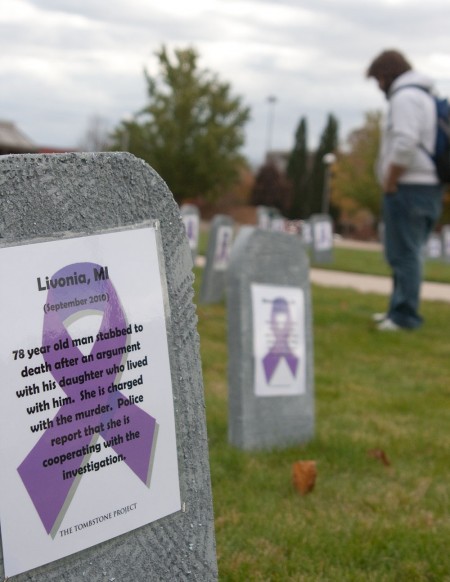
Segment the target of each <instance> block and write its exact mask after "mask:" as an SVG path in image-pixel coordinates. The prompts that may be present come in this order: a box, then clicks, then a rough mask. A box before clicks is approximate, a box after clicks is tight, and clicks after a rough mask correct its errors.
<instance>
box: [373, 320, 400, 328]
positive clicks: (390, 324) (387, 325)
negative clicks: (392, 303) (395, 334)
mask: <svg viewBox="0 0 450 582" xmlns="http://www.w3.org/2000/svg"><path fill="white" fill-rule="evenodd" d="M399 329H401V327H400V326H399V325H397V324H396V323H395V322H393V321H392V319H389V317H387V318H386V319H383V321H380V323H379V324H378V325H377V330H378V331H398V330H399Z"/></svg>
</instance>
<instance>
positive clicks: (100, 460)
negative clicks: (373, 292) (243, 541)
mask: <svg viewBox="0 0 450 582" xmlns="http://www.w3.org/2000/svg"><path fill="white" fill-rule="evenodd" d="M0 170H1V172H0V181H1V182H2V193H1V196H0V235H1V239H0V240H1V244H0V269H1V270H2V273H3V277H4V280H5V281H6V280H8V284H6V285H2V288H1V290H0V318H1V321H2V324H3V325H2V329H1V331H0V358H1V362H2V388H1V390H2V407H1V408H0V464H1V471H0V490H1V491H2V495H1V496H0V519H1V525H2V531H1V534H2V535H1V541H2V548H3V551H2V552H0V576H1V575H3V577H9V576H15V578H14V579H17V580H18V582H20V581H21V580H28V579H31V578H33V580H35V581H36V582H44V581H45V582H47V581H51V580H54V581H57V580H63V579H64V580H67V581H68V582H71V581H78V580H81V579H86V580H88V579H89V580H92V581H101V580H105V579H109V580H113V579H115V580H149V579H155V580H175V579H177V580H184V579H188V578H190V577H191V576H194V577H195V579H196V580H205V581H206V580H208V581H209V580H216V579H217V562H216V556H215V540H214V524H213V510H212V500H211V487H210V475H209V462H208V449H207V437H206V424H205V416H204V397H203V383H202V375H201V363H200V355H199V340H198V333H197V330H196V314H195V307H194V305H193V303H192V299H193V288H192V283H193V274H192V256H191V252H190V248H189V245H188V242H187V238H186V234H185V227H184V224H183V221H182V219H181V216H180V210H179V208H178V206H177V204H176V203H175V201H174V199H173V196H172V194H171V193H170V191H169V190H168V188H167V186H166V185H165V183H164V181H163V180H162V179H161V178H160V177H159V176H158V174H156V172H155V171H154V170H153V169H152V168H150V167H149V166H148V165H147V164H145V163H144V162H143V161H142V160H139V159H137V158H135V157H134V156H132V155H130V154H127V153H114V154H106V153H103V154H60V155H59V154H58V155H14V156H3V157H1V158H0ZM130 548H132V549H131V550H130Z"/></svg>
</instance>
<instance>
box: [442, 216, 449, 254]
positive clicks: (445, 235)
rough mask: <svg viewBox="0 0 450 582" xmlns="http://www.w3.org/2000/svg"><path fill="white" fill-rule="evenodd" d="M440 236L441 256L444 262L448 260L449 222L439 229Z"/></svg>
mask: <svg viewBox="0 0 450 582" xmlns="http://www.w3.org/2000/svg"><path fill="white" fill-rule="evenodd" d="M441 238H442V258H443V259H444V261H445V262H447V263H448V262H450V224H444V226H443V227H442V229H441Z"/></svg>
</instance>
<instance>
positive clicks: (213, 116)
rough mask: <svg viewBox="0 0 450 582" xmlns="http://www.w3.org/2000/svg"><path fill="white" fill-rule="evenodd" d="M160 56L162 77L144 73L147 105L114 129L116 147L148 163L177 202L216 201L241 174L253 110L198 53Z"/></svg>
mask: <svg viewBox="0 0 450 582" xmlns="http://www.w3.org/2000/svg"><path fill="white" fill-rule="evenodd" d="M156 56H157V58H158V61H159V70H160V74H159V75H156V76H152V75H150V74H149V73H148V71H147V72H146V74H145V75H146V80H147V86H148V98H149V103H148V105H147V106H146V107H145V108H144V109H143V110H142V111H141V112H139V113H138V114H136V115H135V116H134V119H133V120H132V121H127V122H122V124H121V125H120V126H119V127H118V128H117V129H116V131H115V133H114V135H113V137H114V140H115V144H114V146H115V147H116V148H118V149H120V150H123V149H127V150H128V151H130V152H131V153H133V154H135V155H136V156H138V157H140V158H142V159H144V160H145V161H147V162H148V163H149V164H150V165H151V166H152V167H153V168H154V169H155V170H156V171H157V172H158V173H159V174H160V175H161V177H162V178H163V179H164V180H165V181H166V182H167V184H168V185H169V187H170V189H171V190H172V192H173V194H174V196H175V198H176V200H177V201H178V202H182V201H183V200H185V199H189V198H190V199H193V198H198V197H203V198H204V199H207V200H214V199H216V198H217V197H218V196H219V195H220V194H221V193H223V192H224V191H225V190H226V189H227V188H229V187H230V186H231V185H232V184H233V183H234V181H235V180H236V179H237V177H238V175H239V170H240V169H241V167H242V163H243V158H242V156H241V154H240V153H239V150H240V148H241V146H242V145H243V143H244V125H245V124H246V123H247V121H248V120H249V117H250V110H249V108H248V107H245V106H244V105H243V104H242V101H241V98H240V97H236V96H233V95H232V94H231V86H230V85H229V84H228V83H224V82H221V81H220V80H219V79H218V78H217V76H216V75H214V74H212V73H211V72H210V71H208V70H199V68H198V62H197V61H198V55H197V53H196V51H195V50H194V49H192V48H188V49H184V50H183V49H179V50H175V51H174V56H173V57H171V56H170V55H169V53H168V51H167V50H166V48H165V47H164V46H163V47H162V48H161V49H160V50H159V51H157V52H156ZM123 144H126V147H124V145H123Z"/></svg>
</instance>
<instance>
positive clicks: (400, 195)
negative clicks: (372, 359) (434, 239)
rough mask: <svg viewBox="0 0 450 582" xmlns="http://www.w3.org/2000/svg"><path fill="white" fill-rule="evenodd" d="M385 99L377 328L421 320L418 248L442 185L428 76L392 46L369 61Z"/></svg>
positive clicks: (379, 174)
mask: <svg viewBox="0 0 450 582" xmlns="http://www.w3.org/2000/svg"><path fill="white" fill-rule="evenodd" d="M367 77H369V78H370V77H373V78H375V80H376V81H377V82H378V86H379V88H380V89H381V91H383V93H384V94H385V95H386V98H387V100H388V103H389V108H388V114H387V120H386V124H385V127H384V130H383V134H382V138H381V144H380V151H379V156H378V162H377V177H378V180H379V182H380V184H381V187H382V189H383V194H384V195H383V220H384V225H385V254H386V258H387V260H388V263H389V265H390V267H391V269H392V278H393V290H392V294H391V298H390V302H389V307H388V311H387V313H385V314H375V315H374V321H376V322H377V329H378V330H380V331H396V330H399V329H402V328H405V329H416V328H418V327H420V326H421V325H422V322H423V318H422V317H421V316H420V314H419V302H420V286H421V281H422V263H423V259H422V248H423V245H424V244H425V243H426V241H427V239H428V236H429V235H430V233H431V232H432V230H433V228H434V226H435V225H436V222H437V220H438V218H439V216H440V213H441V210H442V199H443V187H442V185H441V184H440V183H439V179H438V177H437V174H436V169H435V166H434V162H433V160H432V159H431V156H432V155H433V154H434V144H435V139H436V129H437V113H436V106H435V101H434V98H433V95H432V91H433V83H432V81H431V80H430V79H429V78H428V77H426V76H425V75H422V74H420V73H418V72H416V71H414V70H413V69H412V67H411V65H410V64H409V62H408V61H407V60H406V58H405V57H404V56H403V55H402V54H401V53H400V52H398V51H396V50H387V51H384V52H382V53H381V54H380V55H379V56H377V57H376V58H375V60H374V61H373V62H372V63H371V64H370V66H369V68H368V70H367Z"/></svg>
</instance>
